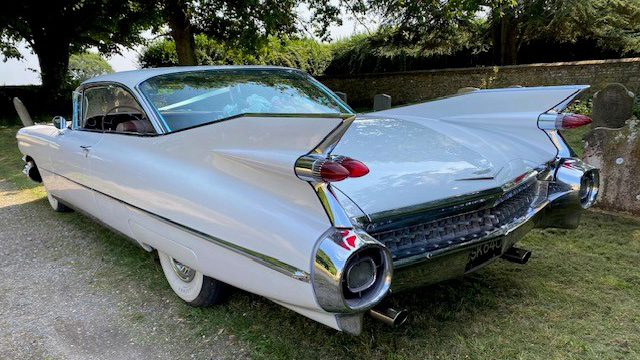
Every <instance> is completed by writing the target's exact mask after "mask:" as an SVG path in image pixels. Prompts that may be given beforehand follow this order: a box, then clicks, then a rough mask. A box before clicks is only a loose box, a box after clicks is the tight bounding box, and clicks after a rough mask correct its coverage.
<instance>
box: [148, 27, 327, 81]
mask: <svg viewBox="0 0 640 360" xmlns="http://www.w3.org/2000/svg"><path fill="white" fill-rule="evenodd" d="M195 55H196V64H197V65H274V66H286V67H292V68H298V69H301V70H304V71H306V72H308V73H310V74H313V75H319V74H322V73H323V71H324V69H325V68H326V67H327V66H328V65H329V63H330V62H331V58H332V57H331V56H332V53H331V49H330V47H329V46H328V45H323V44H319V43H317V42H316V41H315V40H313V39H295V38H289V37H283V38H276V37H274V36H270V37H268V38H267V39H266V43H265V44H264V45H262V46H260V47H259V48H257V49H252V50H251V51H247V50H245V48H243V47H233V46H229V45H227V44H225V43H221V42H218V41H216V40H214V39H212V38H210V37H207V36H205V35H202V34H201V35H197V36H195ZM138 63H139V64H140V66H141V67H160V66H177V65H178V64H179V60H178V55H177V52H176V44H175V42H174V41H173V40H170V39H162V40H157V41H155V42H153V43H151V44H149V45H148V46H147V47H145V48H144V49H143V50H142V52H141V53H140V56H139V57H138Z"/></svg>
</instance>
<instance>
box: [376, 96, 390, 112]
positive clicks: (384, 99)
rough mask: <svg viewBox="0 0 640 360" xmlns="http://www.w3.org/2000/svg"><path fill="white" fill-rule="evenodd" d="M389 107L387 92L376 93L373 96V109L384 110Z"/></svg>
mask: <svg viewBox="0 0 640 360" xmlns="http://www.w3.org/2000/svg"><path fill="white" fill-rule="evenodd" d="M390 108H391V96H389V95H387V94H376V95H374V96H373V111H380V110H386V109H390Z"/></svg>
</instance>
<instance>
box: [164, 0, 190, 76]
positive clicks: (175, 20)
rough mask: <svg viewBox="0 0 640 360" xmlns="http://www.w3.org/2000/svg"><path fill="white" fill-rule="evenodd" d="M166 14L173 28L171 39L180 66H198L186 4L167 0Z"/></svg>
mask: <svg viewBox="0 0 640 360" xmlns="http://www.w3.org/2000/svg"><path fill="white" fill-rule="evenodd" d="M165 12H166V18H167V23H168V24H169V27H170V28H171V37H172V38H173V41H174V42H175V44H176V53H177V54H178V65H198V60H197V58H196V44H195V40H194V37H193V29H192V26H191V21H190V19H189V15H188V14H187V13H188V9H187V4H186V2H185V1H184V0H166V2H165Z"/></svg>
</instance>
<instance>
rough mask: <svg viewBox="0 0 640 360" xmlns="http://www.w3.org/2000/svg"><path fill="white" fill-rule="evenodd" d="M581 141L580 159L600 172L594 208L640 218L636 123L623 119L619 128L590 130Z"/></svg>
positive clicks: (638, 131)
mask: <svg viewBox="0 0 640 360" xmlns="http://www.w3.org/2000/svg"><path fill="white" fill-rule="evenodd" d="M584 140H585V147H584V153H583V154H582V159H583V160H584V161H585V162H586V163H588V164H591V165H593V166H595V167H597V168H599V169H600V192H599V196H598V203H597V206H598V207H601V208H604V209H607V210H612V211H623V212H627V213H631V214H634V215H640V176H638V169H639V168H640V151H638V149H640V120H638V119H630V120H627V121H626V124H625V126H623V127H622V128H620V129H610V128H602V127H600V128H595V129H592V130H591V131H589V132H588V133H587V134H586V135H585V136H584Z"/></svg>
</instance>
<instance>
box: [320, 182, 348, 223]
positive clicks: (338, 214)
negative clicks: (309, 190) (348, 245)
mask: <svg viewBox="0 0 640 360" xmlns="http://www.w3.org/2000/svg"><path fill="white" fill-rule="evenodd" d="M311 186H313V190H315V192H316V195H317V196H318V199H320V202H321V203H322V206H323V207H324V210H325V212H326V213H327V216H328V217H329V221H331V225H333V226H334V227H337V228H351V227H352V226H353V224H352V223H351V219H350V218H349V215H347V212H346V211H344V209H343V208H342V205H341V204H340V202H339V201H338V198H337V197H336V195H335V194H334V193H333V188H332V187H331V185H329V184H327V183H325V182H317V183H312V184H311Z"/></svg>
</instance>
